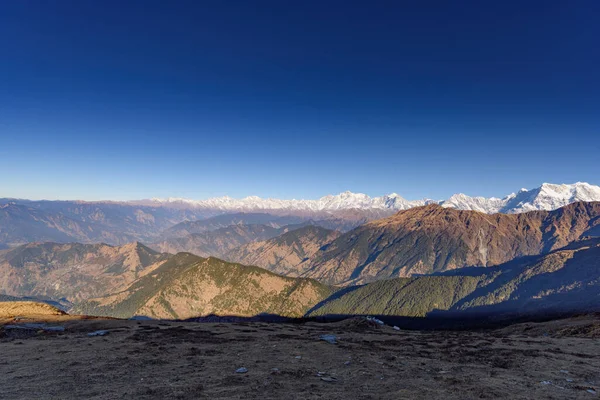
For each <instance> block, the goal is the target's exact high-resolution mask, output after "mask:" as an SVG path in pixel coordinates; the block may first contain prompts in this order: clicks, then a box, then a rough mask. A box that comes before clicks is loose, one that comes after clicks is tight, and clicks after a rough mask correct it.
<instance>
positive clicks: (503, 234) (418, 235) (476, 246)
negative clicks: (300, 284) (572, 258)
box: [303, 202, 600, 285]
mask: <svg viewBox="0 0 600 400" xmlns="http://www.w3.org/2000/svg"><path fill="white" fill-rule="evenodd" d="M599 217H600V203H585V202H579V203H574V204H571V205H568V206H566V207H563V208H561V209H558V210H555V211H533V212H528V213H522V214H494V215H488V214H484V213H480V212H476V211H461V210H455V209H451V208H443V207H441V206H439V205H428V206H424V207H417V208H413V209H410V210H406V211H401V212H398V213H397V214H396V215H394V216H391V217H389V218H384V219H381V220H377V221H373V222H370V223H367V224H365V225H362V226H360V227H358V228H356V229H354V230H352V231H349V232H347V233H345V234H343V235H342V236H340V237H339V238H338V239H336V240H334V241H333V242H332V243H331V244H330V245H329V246H327V248H325V249H322V250H320V251H319V252H317V253H316V254H315V255H314V256H313V258H312V260H311V262H310V268H308V269H307V271H306V272H305V273H304V275H303V276H306V277H311V278H314V279H317V280H320V281H322V282H327V283H330V284H343V285H349V284H353V283H365V282H370V281H374V280H378V279H386V278H393V277H408V276H411V275H415V274H431V273H436V272H441V271H446V270H452V269H457V268H463V267H469V266H483V267H486V266H493V265H499V264H501V263H504V262H507V261H510V260H512V259H514V258H517V257H521V256H527V255H537V254H541V253H545V252H548V251H551V250H554V249H557V248H560V247H563V246H565V245H567V244H568V243H570V242H572V241H574V240H577V239H579V238H581V237H584V236H586V235H590V234H595V233H596V232H598V229H599V228H598V227H599V225H600V218H599Z"/></svg>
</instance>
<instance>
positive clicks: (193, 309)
mask: <svg viewBox="0 0 600 400" xmlns="http://www.w3.org/2000/svg"><path fill="white" fill-rule="evenodd" d="M332 293H333V289H332V288H330V287H328V286H326V285H323V284H321V283H319V282H317V281H314V280H312V279H301V278H289V277H284V276H280V275H276V274H274V273H271V272H269V271H266V270H264V269H262V268H257V267H248V266H244V265H240V264H233V263H228V262H225V261H222V260H219V259H216V258H213V257H209V258H202V257H198V256H195V255H193V254H189V253H179V254H177V255H175V256H173V257H171V258H170V259H169V261H168V262H166V263H164V264H163V265H161V266H160V267H159V268H157V269H155V270H153V271H152V272H151V273H150V274H147V275H145V276H143V277H141V278H139V279H138V280H136V281H134V282H133V283H132V284H131V286H129V287H128V288H126V289H125V290H123V291H119V292H115V293H114V294H112V295H108V296H104V297H101V298H92V299H89V300H88V301H86V302H83V303H81V304H79V305H77V306H76V307H75V308H74V309H73V310H72V311H73V312H75V313H82V314H86V315H110V316H114V317H120V318H130V317H133V316H136V315H139V316H147V317H151V318H166V319H173V318H176V319H187V318H192V317H197V316H206V315H210V314H218V315H232V316H242V317H251V316H255V315H259V314H271V315H277V316H280V317H302V316H303V315H304V314H305V313H306V312H307V311H308V310H309V308H311V307H312V306H313V305H314V304H317V303H319V302H321V301H323V300H324V299H326V298H327V297H329V296H330V295H331V294H332Z"/></svg>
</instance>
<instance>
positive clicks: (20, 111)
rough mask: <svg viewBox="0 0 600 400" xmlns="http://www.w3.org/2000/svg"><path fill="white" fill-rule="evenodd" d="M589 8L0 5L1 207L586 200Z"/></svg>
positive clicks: (593, 6)
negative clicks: (198, 201)
mask: <svg viewBox="0 0 600 400" xmlns="http://www.w3.org/2000/svg"><path fill="white" fill-rule="evenodd" d="M599 19H600V3H599V2H597V1H577V2H564V1H527V2H520V1H506V2H481V1H472V2H467V1H455V2H447V1H425V2H396V1H394V2H392V1H390V2H379V1H369V2H367V1H363V2H352V1H304V2H281V1H256V2H248V1H210V2H201V1H177V2H165V1H162V2H161V1H141V0H140V1H115V0H107V1H103V2H99V1H85V0H84V1H67V0H62V1H58V2H47V1H39V2H38V1H14V2H8V1H6V2H0V57H1V58H0V170H1V171H2V173H1V174H0V197H24V198H35V199H39V198H47V199H75V198H77V199H87V200H95V199H117V200H124V199H138V198H148V197H167V196H178V197H190V198H207V197H212V196H221V195H229V196H232V197H245V196H248V195H258V196H261V197H280V198H316V197H320V196H322V195H325V194H328V193H339V192H341V191H344V190H352V191H356V192H364V193H367V194H370V195H381V194H385V193H390V192H397V193H399V194H401V195H403V196H404V197H406V198H409V199H415V198H423V197H428V198H445V197H448V196H449V195H451V194H453V193H455V192H464V193H467V194H471V195H484V196H492V195H494V196H502V195H504V194H507V193H509V192H511V191H515V190H518V189H519V188H521V187H529V188H531V187H535V186H538V185H539V184H541V183H542V182H553V183H563V182H565V183H572V182H575V181H588V182H590V183H594V184H599V183H600V180H599V178H598V176H599V175H598V173H599V172H600V171H599V169H600V167H599V165H600V163H599V161H600V156H599V154H600V152H599V151H600V139H599V137H600V111H599V110H600V73H598V71H599V70H600V47H598V43H597V41H598V38H599V37H600V24H598V20H599Z"/></svg>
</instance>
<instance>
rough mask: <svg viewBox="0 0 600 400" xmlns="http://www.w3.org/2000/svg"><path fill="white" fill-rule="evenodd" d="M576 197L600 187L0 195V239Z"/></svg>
mask: <svg viewBox="0 0 600 400" xmlns="http://www.w3.org/2000/svg"><path fill="white" fill-rule="evenodd" d="M576 201H600V187H599V186H594V185H590V184H587V183H581V182H579V183H574V184H570V185H552V184H543V185H542V186H540V187H539V188H536V189H532V190H529V191H525V190H521V191H519V192H518V193H515V194H511V195H508V196H506V197H504V198H503V199H497V198H482V197H470V196H466V195H463V194H458V195H454V196H452V197H450V198H449V199H448V200H445V201H434V200H416V201H408V200H405V199H403V198H402V197H400V196H399V195H396V194H391V195H388V196H383V197H375V198H371V197H369V196H367V195H365V194H356V193H351V192H345V193H341V194H339V195H336V196H331V195H330V196H325V197H323V198H321V199H319V200H277V199H260V198H258V197H248V198H245V199H242V200H235V199H231V198H229V197H224V198H217V199H209V200H200V201H196V200H185V199H166V200H160V199H154V200H141V201H131V202H83V201H45V200H43V201H30V200H20V199H10V198H4V199H0V247H6V246H16V245H19V244H24V243H29V242H32V241H54V242H73V241H76V242H81V243H98V242H104V243H108V244H112V245H120V244H125V243H129V242H132V241H141V242H144V243H152V242H157V241H160V240H161V239H162V240H164V239H165V234H167V236H169V235H168V232H169V231H168V230H169V229H170V228H172V227H173V226H174V225H176V224H179V223H182V222H186V221H198V220H204V219H206V218H209V217H215V216H219V215H222V214H231V213H240V212H242V213H257V212H259V213H261V214H269V215H268V217H267V219H268V218H270V219H271V220H272V221H273V220H276V218H275V216H280V217H286V218H291V217H294V218H291V219H293V220H294V221H293V222H289V223H300V222H303V221H309V220H311V221H313V222H314V223H313V224H316V225H319V226H322V227H324V228H327V229H333V230H340V231H347V230H350V229H352V228H355V227H356V226H359V225H361V224H364V223H365V222H368V221H371V220H375V219H378V218H383V217H386V216H389V215H392V214H393V213H395V212H397V211H399V210H404V209H409V208H413V207H418V206H423V205H426V204H440V205H442V206H443V207H447V208H456V209H461V210H476V211H481V212H485V213H495V212H502V213H509V214H510V213H520V212H524V211H532V210H553V209H556V208H559V207H562V206H564V205H567V204H570V203H573V202H576ZM263 217H264V216H263ZM226 218H228V217H226ZM263 219H264V218H263ZM249 223H251V222H249ZM259 223H262V222H259ZM269 223H271V222H269ZM289 223H286V224H289ZM191 224H192V225H194V224H195V223H193V222H192V223H191ZM217 224H218V221H217ZM200 225H201V223H200ZM226 226H228V224H224V223H221V226H220V227H226ZM203 229H204V228H203ZM189 233H192V232H191V231H190V232H189ZM194 233H199V231H197V232H194ZM175 236H179V235H175Z"/></svg>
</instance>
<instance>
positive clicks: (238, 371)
mask: <svg viewBox="0 0 600 400" xmlns="http://www.w3.org/2000/svg"><path fill="white" fill-rule="evenodd" d="M246 372H248V368H244V367H241V368H238V369H236V370H235V373H236V374H245V373H246Z"/></svg>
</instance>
